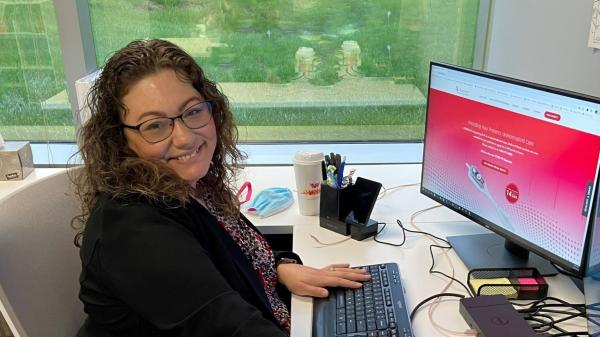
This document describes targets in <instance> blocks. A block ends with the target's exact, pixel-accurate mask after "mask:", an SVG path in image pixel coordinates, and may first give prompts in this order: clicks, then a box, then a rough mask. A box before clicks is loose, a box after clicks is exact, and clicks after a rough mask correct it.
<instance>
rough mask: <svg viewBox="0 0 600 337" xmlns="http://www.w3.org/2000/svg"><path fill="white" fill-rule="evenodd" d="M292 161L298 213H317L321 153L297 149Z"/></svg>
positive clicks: (320, 178)
mask: <svg viewBox="0 0 600 337" xmlns="http://www.w3.org/2000/svg"><path fill="white" fill-rule="evenodd" d="M293 162H294V176H295V177H296V191H297V192H298V210H299V211H300V215H318V214H319V202H320V196H321V181H322V180H323V173H322V170H321V165H322V164H321V163H322V162H323V153H321V152H304V151H298V152H296V153H295V154H294V158H293Z"/></svg>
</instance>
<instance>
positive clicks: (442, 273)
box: [373, 219, 473, 297]
mask: <svg viewBox="0 0 600 337" xmlns="http://www.w3.org/2000/svg"><path fill="white" fill-rule="evenodd" d="M396 223H397V224H398V226H399V227H400V229H401V230H402V241H401V242H400V243H392V242H385V241H381V240H379V239H378V238H377V236H378V235H379V234H380V233H381V232H382V231H383V230H384V229H385V227H386V225H387V223H383V222H380V223H378V224H382V225H383V227H381V229H380V230H379V231H377V233H376V234H375V236H374V237H373V240H374V241H375V242H378V243H382V244H384V245H388V246H392V247H401V246H403V245H404V244H405V243H406V232H409V233H414V234H423V235H428V236H430V237H432V238H435V239H437V240H440V241H443V242H444V243H446V244H447V246H441V245H436V244H431V245H429V255H430V256H431V267H430V268H429V273H430V274H439V275H442V276H444V277H447V278H449V279H450V280H452V281H455V282H458V284H460V285H461V286H463V288H465V290H466V291H467V294H469V296H470V297H473V293H471V289H469V288H468V287H467V286H466V285H465V284H464V283H463V282H461V281H460V280H458V279H456V278H454V277H452V276H450V275H448V274H446V273H444V272H442V271H439V270H434V269H433V268H434V267H435V257H434V256H433V248H434V247H435V248H440V249H452V245H451V244H450V242H448V240H445V239H443V238H441V237H439V236H437V235H434V234H431V233H427V232H423V231H416V230H411V229H408V228H406V227H404V225H403V224H402V221H401V220H400V219H397V220H396Z"/></svg>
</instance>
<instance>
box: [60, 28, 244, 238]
mask: <svg viewBox="0 0 600 337" xmlns="http://www.w3.org/2000/svg"><path fill="white" fill-rule="evenodd" d="M163 69H171V70H174V71H175V73H176V75H177V77H178V78H179V79H180V80H182V81H186V82H189V83H191V84H192V85H193V86H194V88H195V89H196V90H197V91H198V92H199V93H200V94H202V96H203V97H204V98H205V99H206V100H210V101H211V102H212V105H213V110H212V112H213V119H214V121H215V126H216V129H217V146H216V149H215V153H214V155H213V157H212V163H211V165H210V169H209V170H208V173H207V174H206V175H205V176H204V177H203V178H202V179H201V182H199V184H201V187H202V189H210V190H211V192H212V194H213V196H214V198H215V200H214V201H215V203H216V205H215V206H217V207H219V208H220V209H221V210H222V211H224V212H225V214H227V215H236V214H237V213H238V212H239V205H238V202H237V200H236V198H235V196H234V193H233V190H232V186H233V183H234V180H235V171H236V169H237V168H238V167H239V163H240V161H241V160H243V159H244V155H243V154H242V153H241V152H240V151H239V150H238V149H237V147H236V143H237V138H238V134H237V128H236V127H235V124H234V121H233V115H232V113H231V111H230V110H229V102H228V100H227V98H226V97H225V96H224V95H223V94H222V93H221V92H220V91H219V89H218V88H217V86H216V85H215V83H214V82H212V81H210V80H208V79H207V78H206V77H205V75H204V71H203V70H202V68H200V66H198V64H196V62H195V61H194V59H193V58H192V57H191V56H189V55H188V54H187V53H185V52H184V51H183V50H181V49H180V48H179V47H177V46H176V45H174V44H173V43H171V42H168V41H164V40H158V39H155V40H138V41H133V42H131V43H129V44H128V45H127V46H126V47H124V48H123V49H121V50H119V51H118V52H116V53H115V54H114V55H113V56H112V57H111V58H110V59H109V60H108V62H107V63H106V65H105V66H104V69H103V70H102V73H101V74H100V76H99V78H98V79H97V80H96V81H95V83H94V85H93V86H92V88H91V91H90V93H89V94H88V97H87V104H88V106H89V108H90V110H91V112H92V114H91V118H90V119H89V121H88V122H87V123H85V125H84V126H83V127H82V128H81V129H80V130H79V133H78V141H79V154H80V155H81V158H82V160H83V163H84V166H83V168H81V169H78V170H72V171H71V175H72V177H73V181H74V183H75V185H76V191H77V194H78V196H79V198H80V199H81V202H82V214H81V215H79V216H78V217H76V218H75V219H74V221H73V226H74V227H75V229H77V230H78V233H77V235H76V237H75V244H76V245H79V243H80V242H81V241H80V240H81V238H82V235H83V231H84V223H85V221H86V219H87V217H88V216H89V214H90V211H91V209H92V207H93V206H94V202H95V199H96V197H97V195H98V193H101V192H105V193H108V194H110V195H111V196H112V197H113V198H119V197H126V196H130V195H132V194H138V195H142V196H144V197H146V198H149V199H150V200H152V201H157V202H161V203H165V202H166V201H167V200H169V202H168V204H169V205H170V206H171V207H172V206H173V203H172V201H173V200H175V201H176V203H177V206H184V205H185V203H187V202H188V201H189V198H190V196H192V195H193V194H194V193H201V191H197V190H196V189H194V188H192V187H191V186H190V185H189V184H188V183H187V182H185V181H184V180H182V179H180V178H179V177H178V176H177V174H176V173H175V172H174V171H173V170H171V169H170V168H169V167H167V166H166V165H165V164H164V163H162V162H159V161H151V160H145V159H141V158H139V157H138V156H137V155H136V154H135V153H134V152H133V151H132V150H131V149H130V148H129V147H128V146H127V141H126V139H125V136H124V134H123V128H122V122H121V117H122V115H123V114H124V113H125V111H126V107H125V105H124V104H123V97H124V96H125V95H126V94H127V92H128V90H129V89H130V88H131V87H132V86H133V85H134V84H136V83H138V82H139V81H140V80H141V79H143V78H145V77H147V76H149V75H152V74H156V73H157V72H159V71H161V70H163Z"/></svg>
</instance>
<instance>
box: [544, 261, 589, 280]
mask: <svg viewBox="0 0 600 337" xmlns="http://www.w3.org/2000/svg"><path fill="white" fill-rule="evenodd" d="M550 264H551V265H552V267H554V268H556V270H558V272H559V273H561V274H563V275H567V276H570V277H574V278H576V279H580V280H581V279H582V278H583V277H582V276H581V275H577V274H573V273H571V272H570V271H567V270H564V269H563V268H562V267H559V266H557V265H556V264H555V263H554V262H552V261H550Z"/></svg>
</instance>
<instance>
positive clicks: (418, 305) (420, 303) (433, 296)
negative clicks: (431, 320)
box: [410, 293, 465, 322]
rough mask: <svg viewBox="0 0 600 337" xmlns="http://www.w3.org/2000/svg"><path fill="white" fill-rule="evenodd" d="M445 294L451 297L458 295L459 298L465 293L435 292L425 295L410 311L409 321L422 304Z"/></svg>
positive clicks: (463, 296)
mask: <svg viewBox="0 0 600 337" xmlns="http://www.w3.org/2000/svg"><path fill="white" fill-rule="evenodd" d="M445 296H452V297H460V298H465V295H463V294H455V293H440V294H435V295H432V296H429V297H427V298H426V299H424V300H422V301H421V302H419V304H417V305H416V306H415V308H414V309H413V311H412V312H411V313H410V321H411V322H412V321H413V319H414V318H415V314H416V313H417V310H419V309H420V308H421V307H422V306H423V305H425V303H427V302H429V301H431V300H433V299H436V298H438V297H445Z"/></svg>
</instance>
